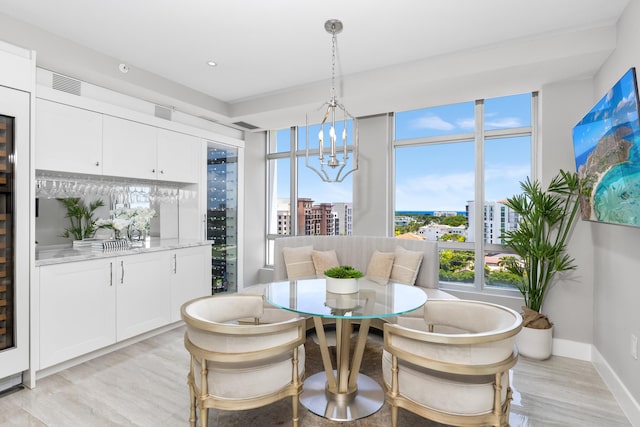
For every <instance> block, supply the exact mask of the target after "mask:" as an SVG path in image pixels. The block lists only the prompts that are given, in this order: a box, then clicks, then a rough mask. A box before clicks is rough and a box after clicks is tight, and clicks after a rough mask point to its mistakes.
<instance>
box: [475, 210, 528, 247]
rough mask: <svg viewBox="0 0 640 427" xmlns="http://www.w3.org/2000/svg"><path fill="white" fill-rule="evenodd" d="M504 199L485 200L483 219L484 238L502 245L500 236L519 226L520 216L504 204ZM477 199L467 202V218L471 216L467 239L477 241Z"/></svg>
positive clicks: (486, 240)
mask: <svg viewBox="0 0 640 427" xmlns="http://www.w3.org/2000/svg"><path fill="white" fill-rule="evenodd" d="M504 202H505V201H504V200H500V201H497V202H485V203H484V211H483V221H482V224H483V225H482V238H483V239H484V242H485V243H490V244H497V245H501V244H502V243H503V242H502V239H501V238H500V236H501V235H502V234H503V233H504V232H505V231H511V230H515V229H516V228H517V227H518V222H519V221H520V216H519V215H518V214H516V213H515V212H514V211H512V210H511V209H510V208H508V207H507V206H505V205H504ZM474 212H475V201H473V200H470V201H469V202H468V203H467V218H469V228H468V230H467V241H470V242H475V241H476V240H475V239H477V234H478V233H477V231H476V228H475V213H474Z"/></svg>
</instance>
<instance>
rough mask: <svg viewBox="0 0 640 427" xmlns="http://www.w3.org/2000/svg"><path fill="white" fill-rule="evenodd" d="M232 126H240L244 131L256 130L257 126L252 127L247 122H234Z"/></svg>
mask: <svg viewBox="0 0 640 427" xmlns="http://www.w3.org/2000/svg"><path fill="white" fill-rule="evenodd" d="M234 125H236V126H240V127H241V128H245V129H248V130H255V129H258V126H254V125H252V124H250V123H247V122H235V123H234Z"/></svg>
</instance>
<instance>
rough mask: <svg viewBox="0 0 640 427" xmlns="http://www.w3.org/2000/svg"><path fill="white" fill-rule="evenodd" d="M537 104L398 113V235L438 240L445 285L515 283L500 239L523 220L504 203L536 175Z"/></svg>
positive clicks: (495, 102) (518, 101) (502, 102)
mask: <svg viewBox="0 0 640 427" xmlns="http://www.w3.org/2000/svg"><path fill="white" fill-rule="evenodd" d="M536 103H537V94H536V93H533V94H522V95H513V96H506V97H501V98H494V99H486V100H476V101H472V102H466V103H461V104H454V105H447V106H441V107H432V108H425V109H421V110H413V111H407V112H399V113H396V114H395V140H394V148H395V224H396V226H395V231H396V235H398V236H400V237H402V235H403V234H410V235H414V236H411V237H415V235H417V236H419V237H421V238H424V239H427V240H434V241H438V242H439V247H440V248H441V252H440V281H441V283H444V284H447V285H450V286H461V287H473V288H475V289H481V288H483V287H492V288H494V289H498V288H513V284H514V282H513V278H511V277H510V276H509V275H508V274H505V273H504V271H503V270H502V267H501V262H500V259H501V258H502V257H503V256H507V255H510V254H507V251H506V250H505V248H503V247H502V240H501V238H500V236H501V235H502V233H503V232H504V231H506V230H509V229H511V228H513V227H515V226H516V225H517V222H518V218H517V216H516V215H515V214H514V213H513V212H511V211H510V210H509V209H508V208H507V207H506V206H504V204H503V203H502V202H503V201H504V199H506V198H507V197H509V196H512V195H513V194H516V193H519V192H520V187H519V182H520V181H522V180H524V179H525V178H526V177H527V176H530V175H531V173H532V154H531V153H532V152H533V141H534V135H535V130H534V126H533V124H535V120H534V119H533V118H532V115H533V114H534V113H535V111H536V109H537V107H536V105H537V104H536ZM477 266H481V268H477Z"/></svg>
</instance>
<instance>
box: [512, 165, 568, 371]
mask: <svg viewBox="0 0 640 427" xmlns="http://www.w3.org/2000/svg"><path fill="white" fill-rule="evenodd" d="M520 187H521V188H522V193H521V194H518V195H515V196H513V197H510V198H508V199H507V201H506V203H505V206H507V207H509V208H510V209H511V210H513V212H515V213H516V214H518V215H519V217H520V221H519V223H518V227H517V228H516V229H515V230H511V231H507V232H505V233H504V234H503V235H502V238H503V239H504V240H503V241H504V244H505V245H506V246H508V247H510V248H511V249H513V251H514V252H515V253H516V255H517V257H505V258H503V263H502V264H503V266H504V268H505V269H506V270H507V271H509V272H510V273H512V274H514V275H516V276H517V277H518V278H519V283H518V285H517V286H518V290H519V291H520V293H521V294H522V296H523V298H524V304H525V305H524V307H523V329H522V332H521V333H520V334H519V335H518V337H517V343H518V349H519V351H520V354H522V355H524V356H528V357H532V358H535V359H541V360H542V359H546V358H548V357H549V356H550V355H551V343H552V336H553V324H552V323H551V322H550V321H549V319H548V318H547V317H546V316H545V315H544V314H543V313H542V307H543V303H544V299H545V296H546V293H547V290H548V289H549V287H550V285H551V284H552V283H553V280H554V278H555V276H556V273H559V272H562V271H567V270H573V269H575V268H576V264H575V260H574V259H573V258H572V257H570V256H569V255H568V254H567V252H566V249H567V238H568V236H569V233H570V231H571V229H572V225H573V223H574V220H575V218H576V214H577V212H578V208H579V203H578V190H579V183H578V176H577V174H576V173H571V172H565V171H563V170H560V172H559V173H558V175H556V176H555V177H554V178H553V179H552V180H551V182H550V183H549V186H548V187H547V189H546V190H544V189H543V188H542V186H541V185H540V183H539V182H538V181H533V182H532V181H531V180H530V179H529V178H527V179H526V180H525V181H524V182H521V183H520Z"/></svg>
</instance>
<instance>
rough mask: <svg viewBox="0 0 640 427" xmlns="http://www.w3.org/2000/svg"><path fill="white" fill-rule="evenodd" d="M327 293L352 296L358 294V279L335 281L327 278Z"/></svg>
mask: <svg viewBox="0 0 640 427" xmlns="http://www.w3.org/2000/svg"><path fill="white" fill-rule="evenodd" d="M326 279H327V292H331V293H334V294H353V293H356V292H358V279H335V278H333V277H327V278H326Z"/></svg>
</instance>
